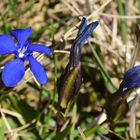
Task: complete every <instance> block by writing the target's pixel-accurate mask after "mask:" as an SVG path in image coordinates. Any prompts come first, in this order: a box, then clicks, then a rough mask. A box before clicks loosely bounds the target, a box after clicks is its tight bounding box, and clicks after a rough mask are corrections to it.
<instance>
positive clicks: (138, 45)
mask: <svg viewBox="0 0 140 140" xmlns="http://www.w3.org/2000/svg"><path fill="white" fill-rule="evenodd" d="M134 28H135V29H134V44H135V48H134V50H133V52H132V55H131V61H130V63H129V67H128V68H132V67H133V66H134V64H135V61H136V57H137V54H138V51H139V49H140V28H139V26H138V25H136V26H134Z"/></svg>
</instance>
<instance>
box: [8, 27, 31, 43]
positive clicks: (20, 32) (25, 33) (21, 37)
mask: <svg viewBox="0 0 140 140" xmlns="http://www.w3.org/2000/svg"><path fill="white" fill-rule="evenodd" d="M10 33H11V34H12V35H13V36H14V37H15V38H16V40H17V41H18V43H19V44H24V43H25V42H26V40H27V38H28V37H29V36H30V35H31V34H32V28H31V27H28V28H26V29H15V30H11V31H10Z"/></svg>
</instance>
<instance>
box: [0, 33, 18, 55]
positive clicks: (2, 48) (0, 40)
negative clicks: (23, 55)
mask: <svg viewBox="0 0 140 140" xmlns="http://www.w3.org/2000/svg"><path fill="white" fill-rule="evenodd" d="M15 50H16V49H15V45H14V41H13V39H12V37H11V36H10V35H6V34H4V35H1V36H0V54H9V53H13V52H14V51H15Z"/></svg>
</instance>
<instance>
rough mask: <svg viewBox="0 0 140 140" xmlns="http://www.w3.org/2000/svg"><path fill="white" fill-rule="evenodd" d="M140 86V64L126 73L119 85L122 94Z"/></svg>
mask: <svg viewBox="0 0 140 140" xmlns="http://www.w3.org/2000/svg"><path fill="white" fill-rule="evenodd" d="M138 86H140V66H135V67H133V68H131V69H129V70H128V71H126V73H125V74H124V78H123V81H122V82H121V84H120V87H119V92H120V94H122V93H126V92H128V91H129V90H132V89H134V88H137V87H138ZM122 95H123V94H122Z"/></svg>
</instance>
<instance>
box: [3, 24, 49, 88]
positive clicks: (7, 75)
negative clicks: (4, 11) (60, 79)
mask: <svg viewBox="0 0 140 140" xmlns="http://www.w3.org/2000/svg"><path fill="white" fill-rule="evenodd" d="M10 33H11V35H12V36H13V37H15V39H16V40H17V43H14V40H13V39H12V36H11V35H7V34H3V35H1V36H0V55H5V54H15V56H16V59H14V60H11V61H9V62H7V63H6V64H5V66H4V69H3V71H2V81H3V82H4V84H5V85H6V86H8V87H13V86H15V85H17V83H18V82H19V81H20V80H21V79H22V78H23V76H24V73H25V68H24V61H25V60H26V61H28V62H29V66H30V70H31V72H32V73H33V75H34V76H35V78H36V79H37V81H38V82H39V83H40V84H45V83H47V81H48V78H47V75H46V72H45V70H44V68H43V67H42V66H41V64H40V63H39V62H38V61H37V60H36V59H35V58H34V57H33V55H32V54H33V52H34V51H35V52H39V53H45V54H47V55H50V53H51V50H50V48H48V47H47V46H44V45H39V44H31V41H27V39H28V38H29V37H30V36H31V34H32V28H31V27H29V28H26V29H15V30H11V31H10Z"/></svg>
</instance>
